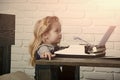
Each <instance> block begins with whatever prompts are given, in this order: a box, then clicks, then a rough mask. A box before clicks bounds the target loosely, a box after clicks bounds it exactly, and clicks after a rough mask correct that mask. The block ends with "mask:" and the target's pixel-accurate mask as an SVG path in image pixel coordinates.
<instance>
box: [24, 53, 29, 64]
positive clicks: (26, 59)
mask: <svg viewBox="0 0 120 80" xmlns="http://www.w3.org/2000/svg"><path fill="white" fill-rule="evenodd" d="M23 60H24V61H28V62H29V60H30V54H26V55H24V56H23Z"/></svg>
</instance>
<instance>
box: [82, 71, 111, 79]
mask: <svg viewBox="0 0 120 80" xmlns="http://www.w3.org/2000/svg"><path fill="white" fill-rule="evenodd" d="M84 77H85V79H93V80H97V79H98V80H113V74H112V73H103V72H84Z"/></svg>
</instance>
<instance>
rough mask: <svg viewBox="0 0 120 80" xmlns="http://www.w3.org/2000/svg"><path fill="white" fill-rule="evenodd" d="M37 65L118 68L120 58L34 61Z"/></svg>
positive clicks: (119, 66)
mask: <svg viewBox="0 0 120 80" xmlns="http://www.w3.org/2000/svg"><path fill="white" fill-rule="evenodd" d="M36 64H37V65H70V66H90V67H118V68H120V58H117V59H115V58H114V59H108V58H107V59H106V58H54V59H52V60H46V59H41V60H36Z"/></svg>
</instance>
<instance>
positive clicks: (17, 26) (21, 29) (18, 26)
mask: <svg viewBox="0 0 120 80" xmlns="http://www.w3.org/2000/svg"><path fill="white" fill-rule="evenodd" d="M15 28H16V29H15V31H16V32H23V26H20V25H16V27H15Z"/></svg>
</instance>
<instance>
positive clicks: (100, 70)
mask: <svg viewBox="0 0 120 80" xmlns="http://www.w3.org/2000/svg"><path fill="white" fill-rule="evenodd" d="M95 71H96V72H120V69H119V68H105V67H95Z"/></svg>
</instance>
